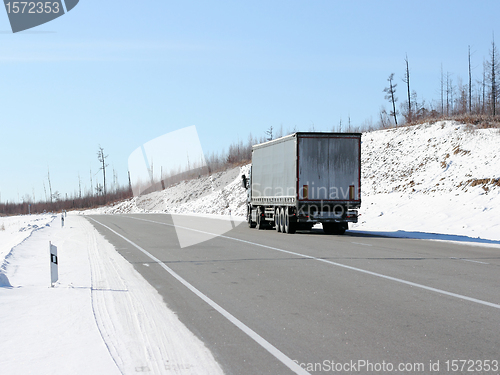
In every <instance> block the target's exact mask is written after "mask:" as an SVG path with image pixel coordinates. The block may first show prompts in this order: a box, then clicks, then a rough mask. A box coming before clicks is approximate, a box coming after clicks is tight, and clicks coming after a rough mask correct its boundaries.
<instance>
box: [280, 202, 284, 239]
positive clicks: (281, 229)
mask: <svg viewBox="0 0 500 375" xmlns="http://www.w3.org/2000/svg"><path fill="white" fill-rule="evenodd" d="M280 232H281V233H285V209H284V208H283V207H281V208H280Z"/></svg>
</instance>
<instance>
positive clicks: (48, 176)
mask: <svg viewBox="0 0 500 375" xmlns="http://www.w3.org/2000/svg"><path fill="white" fill-rule="evenodd" d="M47 179H48V180H49V193H50V203H52V184H51V183H50V170H49V167H47Z"/></svg>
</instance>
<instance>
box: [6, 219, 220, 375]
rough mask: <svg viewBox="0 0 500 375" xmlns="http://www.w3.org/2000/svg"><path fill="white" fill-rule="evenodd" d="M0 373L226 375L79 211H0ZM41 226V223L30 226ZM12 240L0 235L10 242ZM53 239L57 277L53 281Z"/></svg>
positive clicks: (158, 296)
mask: <svg viewBox="0 0 500 375" xmlns="http://www.w3.org/2000/svg"><path fill="white" fill-rule="evenodd" d="M2 224H4V226H5V231H2V232H5V233H1V232H0V233H1V234H0V235H1V236H2V242H1V243H2V249H3V250H5V248H6V246H7V245H4V244H6V243H14V242H16V241H19V242H21V241H23V239H24V238H26V237H28V236H29V238H27V239H25V240H24V242H21V243H20V244H19V245H17V246H14V247H13V248H12V249H11V250H10V251H8V252H7V254H5V251H4V253H3V254H4V256H3V257H2V258H0V275H2V276H1V277H2V278H1V279H0V280H3V281H2V283H1V284H0V301H1V309H0V332H1V336H0V337H1V338H0V369H1V371H0V373H2V374H6V375H7V374H37V375H44V374H47V375H48V374H64V375H67V374H82V375H83V374H106V375H108V374H109V375H112V374H136V373H137V372H149V373H153V374H167V373H168V374H222V370H221V368H220V367H219V365H218V364H217V363H216V362H215V360H214V358H213V356H212V354H211V353H210V351H209V350H208V349H207V348H206V347H205V346H204V344H203V343H202V342H201V341H200V340H199V339H198V338H196V337H195V336H194V335H193V334H192V333H191V332H190V331H189V330H188V329H187V328H186V327H185V326H184V325H183V324H182V323H181V322H180V321H179V320H178V318H177V316H176V315H175V314H174V313H173V312H172V311H171V310H169V309H168V307H167V306H166V305H165V304H164V302H163V299H162V298H161V296H160V295H159V294H158V293H157V292H156V290H155V289H154V288H153V287H151V286H150V285H149V284H148V283H147V281H146V280H144V279H143V278H142V276H140V275H139V274H138V273H137V272H136V271H135V270H134V268H133V266H132V265H131V264H130V263H128V262H127V261H126V260H125V259H124V258H123V257H122V256H121V255H119V254H118V253H117V252H116V250H115V249H114V247H113V246H111V245H110V244H109V243H108V242H107V241H106V240H105V239H104V238H103V237H102V236H101V235H100V234H99V233H98V232H97V231H96V229H95V228H94V227H93V226H92V225H91V224H90V223H89V222H88V221H87V220H86V219H85V218H84V217H82V216H79V215H76V214H73V215H72V214H69V215H68V216H67V217H66V220H65V225H64V227H63V228H62V227H61V218H60V215H59V216H57V217H55V216H52V215H40V216H25V217H16V218H0V228H2ZM42 224H43V227H42V229H39V230H35V229H34V227H35V225H37V226H38V227H40V225H42ZM6 239H7V241H8V242H3V241H4V240H6ZM49 241H51V242H52V244H54V245H56V246H57V247H58V263H59V281H58V282H57V283H56V284H55V286H54V287H53V288H51V287H50V267H49V259H50V258H49Z"/></svg>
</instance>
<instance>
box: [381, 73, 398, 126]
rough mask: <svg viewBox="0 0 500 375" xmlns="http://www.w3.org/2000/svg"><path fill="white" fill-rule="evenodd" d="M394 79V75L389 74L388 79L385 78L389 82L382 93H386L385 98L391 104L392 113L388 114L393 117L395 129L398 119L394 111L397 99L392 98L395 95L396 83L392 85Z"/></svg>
mask: <svg viewBox="0 0 500 375" xmlns="http://www.w3.org/2000/svg"><path fill="white" fill-rule="evenodd" d="M393 79H394V73H391V75H390V76H389V78H387V81H389V87H386V88H385V89H384V92H385V93H386V95H385V98H386V99H387V100H389V102H391V104H392V112H390V113H389V115H390V116H393V117H394V123H395V124H396V127H397V126H398V118H397V111H396V102H397V100H398V98H396V97H395V96H394V94H395V93H396V86H397V85H398V84H397V83H392V81H393Z"/></svg>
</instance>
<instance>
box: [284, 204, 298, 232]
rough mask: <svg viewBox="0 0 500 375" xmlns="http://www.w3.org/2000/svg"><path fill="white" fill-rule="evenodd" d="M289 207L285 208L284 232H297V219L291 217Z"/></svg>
mask: <svg viewBox="0 0 500 375" xmlns="http://www.w3.org/2000/svg"><path fill="white" fill-rule="evenodd" d="M288 211H289V209H288V207H285V208H284V225H283V227H284V232H285V233H287V234H293V233H295V229H296V225H295V221H294V220H292V219H291V217H290V213H289V212H288Z"/></svg>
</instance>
